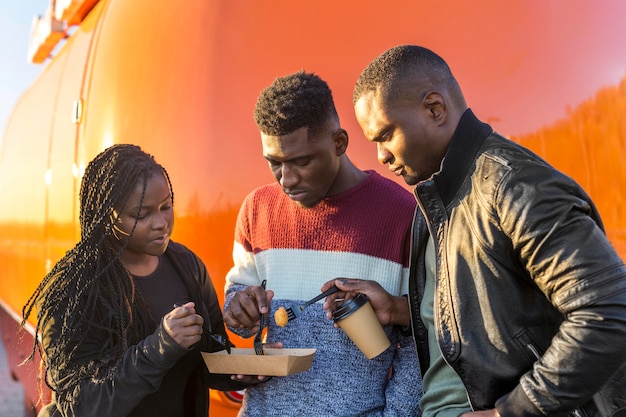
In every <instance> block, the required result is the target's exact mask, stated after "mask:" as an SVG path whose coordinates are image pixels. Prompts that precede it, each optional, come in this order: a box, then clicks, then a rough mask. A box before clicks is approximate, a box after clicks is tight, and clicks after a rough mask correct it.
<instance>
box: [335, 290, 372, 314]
mask: <svg viewBox="0 0 626 417" xmlns="http://www.w3.org/2000/svg"><path fill="white" fill-rule="evenodd" d="M368 300H369V298H368V297H367V295H365V294H357V295H356V296H355V297H353V298H351V299H349V300H346V301H344V302H343V304H341V307H339V308H338V309H337V310H335V312H334V313H333V320H334V321H339V320H343V319H345V318H346V317H348V316H349V315H350V314H352V313H354V312H355V311H357V310H358V309H359V308H361V307H362V306H363V304H365V303H367V301H368Z"/></svg>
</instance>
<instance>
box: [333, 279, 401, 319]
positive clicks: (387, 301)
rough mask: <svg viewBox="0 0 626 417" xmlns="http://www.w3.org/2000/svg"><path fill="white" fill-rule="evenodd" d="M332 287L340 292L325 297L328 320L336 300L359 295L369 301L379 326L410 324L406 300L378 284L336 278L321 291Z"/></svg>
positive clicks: (335, 307)
mask: <svg viewBox="0 0 626 417" xmlns="http://www.w3.org/2000/svg"><path fill="white" fill-rule="evenodd" d="M332 285H336V286H337V288H339V290H340V291H338V292H336V293H334V294H331V295H329V296H328V297H326V301H325V302H324V310H326V317H328V318H329V319H332V315H333V312H334V311H335V310H336V309H337V307H338V306H339V305H340V304H338V303H337V300H338V299H339V300H341V299H350V298H352V297H354V296H356V295H357V294H359V293H361V294H365V295H367V297H368V298H369V299H370V304H371V305H372V308H373V309H374V312H375V313H376V317H378V320H379V321H380V322H381V324H383V325H387V324H393V325H399V326H408V325H409V324H410V317H409V302H408V300H407V298H406V297H402V296H393V295H391V294H389V293H388V292H387V291H385V289H384V288H383V287H381V286H380V284H379V283H378V282H376V281H369V280H362V279H353V278H336V279H334V280H331V281H328V282H326V283H324V285H322V288H321V290H322V291H325V290H327V289H328V288H330V287H331V286H332Z"/></svg>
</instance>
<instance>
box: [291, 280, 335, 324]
mask: <svg viewBox="0 0 626 417" xmlns="http://www.w3.org/2000/svg"><path fill="white" fill-rule="evenodd" d="M337 291H339V288H337V287H335V286H334V285H333V286H332V287H330V288H329V289H327V290H326V291H324V292H323V293H321V294H320V295H318V296H317V297H315V298H312V299H310V300H309V301H307V302H306V303H303V304H299V305H295V306H291V307H289V308H288V309H287V321H291V320H293V319H297V318H298V317H300V313H302V311H303V310H304V309H305V308H307V307H308V306H310V305H311V304H313V303H316V302H318V301H319V300H321V299H322V298H324V297H328V296H329V295H331V294H334V293H336V292H337Z"/></svg>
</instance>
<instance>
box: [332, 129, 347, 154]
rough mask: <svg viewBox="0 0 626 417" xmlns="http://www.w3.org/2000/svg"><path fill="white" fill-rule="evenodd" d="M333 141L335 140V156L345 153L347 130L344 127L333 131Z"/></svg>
mask: <svg viewBox="0 0 626 417" xmlns="http://www.w3.org/2000/svg"><path fill="white" fill-rule="evenodd" d="M333 141H334V142H335V149H336V150H337V156H340V155H343V154H344V153H346V149H348V132H346V131H345V129H342V128H339V129H337V130H336V131H335V133H333Z"/></svg>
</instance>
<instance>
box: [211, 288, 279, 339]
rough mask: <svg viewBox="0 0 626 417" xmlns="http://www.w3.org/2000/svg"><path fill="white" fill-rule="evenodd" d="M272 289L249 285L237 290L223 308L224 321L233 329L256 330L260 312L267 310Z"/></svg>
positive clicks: (263, 312) (266, 311) (272, 292)
mask: <svg viewBox="0 0 626 417" xmlns="http://www.w3.org/2000/svg"><path fill="white" fill-rule="evenodd" d="M273 297H274V291H272V290H265V289H263V287H261V286H260V285H250V286H248V287H247V288H246V289H245V290H241V291H237V292H236V293H235V295H234V296H233V298H232V299H231V300H230V303H229V304H228V307H227V308H226V309H225V310H224V314H223V316H224V323H226V325H227V326H230V327H232V328H233V329H243V328H245V329H251V330H253V331H256V330H257V328H258V326H259V318H260V316H261V314H267V313H268V312H269V305H270V302H271V301H272V298H273Z"/></svg>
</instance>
